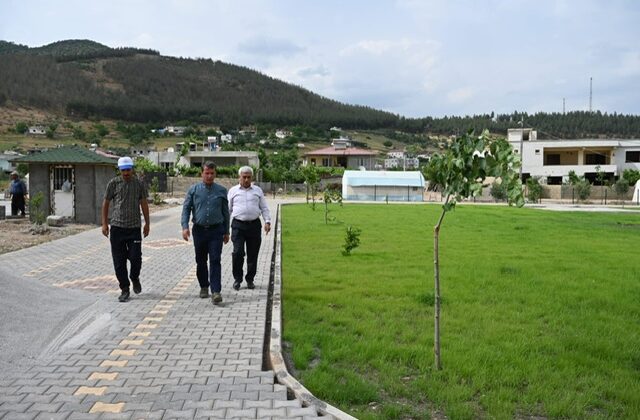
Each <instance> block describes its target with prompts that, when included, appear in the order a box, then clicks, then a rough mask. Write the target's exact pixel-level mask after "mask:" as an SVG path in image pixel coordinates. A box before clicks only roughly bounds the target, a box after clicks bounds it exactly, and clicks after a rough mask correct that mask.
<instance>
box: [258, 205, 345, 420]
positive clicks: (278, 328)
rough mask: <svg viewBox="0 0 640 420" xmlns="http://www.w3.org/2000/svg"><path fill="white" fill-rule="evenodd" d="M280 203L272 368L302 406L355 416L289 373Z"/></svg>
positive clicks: (279, 381)
mask: <svg viewBox="0 0 640 420" xmlns="http://www.w3.org/2000/svg"><path fill="white" fill-rule="evenodd" d="M280 207H281V206H280V205H278V211H277V218H276V219H277V221H276V226H275V227H276V229H275V230H276V244H275V246H274V250H273V252H274V253H275V261H274V265H273V268H272V269H273V271H274V276H273V278H274V283H273V301H272V309H271V334H270V337H269V358H270V362H271V369H272V370H273V372H274V373H275V375H276V379H277V381H278V383H280V384H282V385H284V386H286V387H287V388H289V389H290V390H291V391H292V392H293V393H294V395H295V396H296V398H297V399H298V400H300V401H301V402H302V405H303V406H311V407H314V408H315V409H316V410H317V411H318V413H320V414H322V415H324V416H332V417H333V418H336V419H340V420H342V419H344V420H352V419H354V420H355V419H356V418H355V417H353V416H350V415H349V414H347V413H345V412H343V411H341V410H339V409H338V408H336V407H333V406H332V405H329V404H327V403H326V402H324V401H322V400H319V399H318V398H316V397H315V396H313V394H312V393H311V392H310V391H309V390H308V389H306V388H305V387H304V386H303V385H302V384H301V383H300V382H298V380H297V379H296V378H294V377H293V376H291V375H290V374H289V371H288V370H287V366H286V364H285V362H284V357H283V356H282V247H281V244H282V242H281V239H282V229H281V228H280V226H281V211H280Z"/></svg>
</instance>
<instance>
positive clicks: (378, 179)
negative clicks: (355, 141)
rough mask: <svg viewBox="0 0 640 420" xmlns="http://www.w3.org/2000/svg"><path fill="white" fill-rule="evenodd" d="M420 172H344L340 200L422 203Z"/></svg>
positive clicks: (423, 183)
mask: <svg viewBox="0 0 640 420" xmlns="http://www.w3.org/2000/svg"><path fill="white" fill-rule="evenodd" d="M424 185H425V182H424V177H423V176H422V173H421V172H420V171H407V172H400V171H344V175H343V176H342V198H343V199H344V200H357V201H422V194H423V192H424Z"/></svg>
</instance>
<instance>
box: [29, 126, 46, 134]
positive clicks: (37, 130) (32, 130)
mask: <svg viewBox="0 0 640 420" xmlns="http://www.w3.org/2000/svg"><path fill="white" fill-rule="evenodd" d="M45 134H47V129H46V128H44V127H43V126H41V125H32V126H30V127H29V135H31V136H44V135H45Z"/></svg>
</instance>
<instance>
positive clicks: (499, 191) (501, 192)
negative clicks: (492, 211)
mask: <svg viewBox="0 0 640 420" xmlns="http://www.w3.org/2000/svg"><path fill="white" fill-rule="evenodd" d="M489 192H490V193H491V197H493V199H494V200H496V201H503V200H504V199H506V198H507V188H506V186H505V185H504V184H503V183H502V182H501V183H498V182H496V181H493V184H491V190H490V191H489Z"/></svg>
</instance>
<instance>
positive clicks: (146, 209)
mask: <svg viewBox="0 0 640 420" xmlns="http://www.w3.org/2000/svg"><path fill="white" fill-rule="evenodd" d="M140 207H141V208H142V215H143V216H144V228H143V229H142V233H143V235H144V237H145V238H146V237H147V236H149V229H150V223H151V222H150V221H149V203H148V202H147V199H146V198H142V199H141V200H140Z"/></svg>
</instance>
